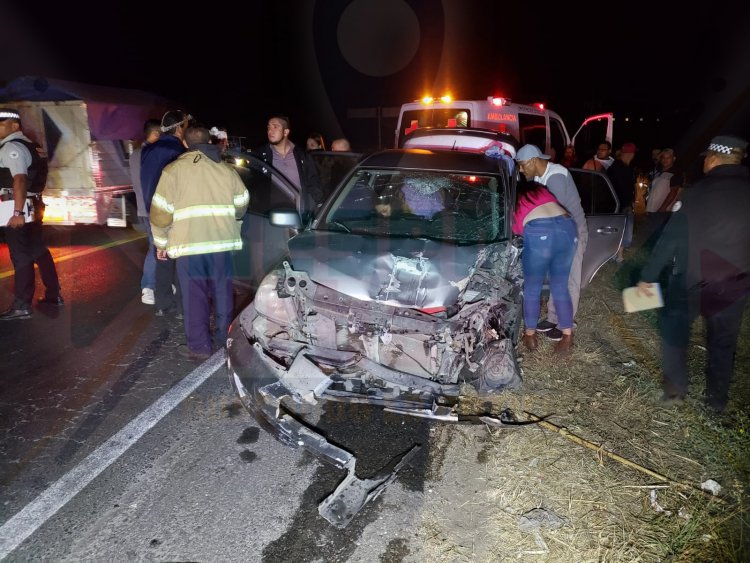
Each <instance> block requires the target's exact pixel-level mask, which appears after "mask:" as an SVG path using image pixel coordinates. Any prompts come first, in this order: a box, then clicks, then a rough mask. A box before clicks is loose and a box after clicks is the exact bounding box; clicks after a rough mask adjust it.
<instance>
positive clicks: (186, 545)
mask: <svg viewBox="0 0 750 563" xmlns="http://www.w3.org/2000/svg"><path fill="white" fill-rule="evenodd" d="M46 235H47V237H48V240H49V241H50V248H51V250H52V252H53V255H54V256H55V259H56V261H57V265H58V272H59V274H60V277H61V284H62V287H63V296H64V298H65V300H66V303H65V306H64V307H62V308H60V309H56V308H55V309H52V310H50V309H46V310H45V309H43V308H39V307H36V308H35V311H34V315H33V318H32V319H30V320H17V321H12V322H3V323H0V341H1V342H2V343H3V346H4V349H5V351H4V359H3V362H2V364H1V365H0V438H1V441H0V560H4V561H5V560H7V561H28V560H54V561H94V560H118V561H119V560H162V561H163V560H170V561H185V560H190V561H282V560H283V561H289V560H293V561H322V560H325V561H373V560H376V561H377V560H386V561H397V560H401V558H402V555H403V553H402V551H403V550H401V549H400V546H402V545H403V543H404V540H405V538H407V537H409V536H410V535H413V531H412V529H411V527H412V526H413V522H414V521H416V520H417V519H418V518H417V515H418V513H419V510H420V505H421V499H422V498H423V495H424V489H425V480H426V479H427V476H428V472H429V467H428V459H429V435H430V427H429V425H428V423H426V422H423V421H419V420H416V421H415V420H411V419H406V418H402V417H397V416H390V417H389V416H388V415H386V414H383V413H382V412H380V411H379V410H372V409H369V408H366V407H362V408H352V407H347V408H342V407H341V406H337V405H333V406H331V407H330V408H329V409H327V410H326V411H324V413H323V416H322V418H321V420H320V424H319V426H320V427H321V428H322V429H323V430H324V432H325V433H326V435H327V437H328V438H329V440H331V441H333V442H335V443H337V444H338V445H340V446H343V447H345V448H348V449H349V450H350V451H353V452H354V453H355V454H356V455H357V459H358V461H357V475H358V476H360V477H368V476H371V475H372V474H374V473H375V472H377V471H378V470H379V469H380V468H381V467H383V466H384V465H385V464H386V463H387V462H388V461H389V460H390V459H391V458H393V457H394V456H396V455H398V454H400V453H403V452H404V451H406V450H408V449H409V448H410V447H411V446H412V445H414V444H416V443H419V444H421V445H422V446H423V448H422V450H421V451H420V454H419V455H418V456H417V457H416V458H415V459H414V461H413V463H412V466H411V467H408V468H406V469H404V470H403V471H402V472H401V473H400V476H399V478H398V479H397V480H396V481H395V482H394V483H393V484H391V485H390V486H389V487H388V489H386V491H385V493H383V494H382V495H381V496H380V497H379V498H378V499H377V500H375V501H373V502H372V503H370V504H368V505H367V506H366V507H365V508H364V509H363V510H362V511H361V512H360V513H359V514H358V515H357V516H356V517H355V519H354V520H353V521H352V522H351V524H350V525H349V526H348V527H347V528H346V529H344V530H339V529H337V528H334V527H333V526H331V525H330V524H329V523H328V522H326V521H325V520H324V519H323V518H322V517H321V516H319V515H318V512H317V507H318V503H319V502H320V501H321V500H322V499H323V498H325V497H326V496H327V495H328V494H330V493H331V492H332V491H333V490H334V489H335V487H336V485H337V484H338V483H339V482H340V481H341V479H343V477H344V476H345V472H344V471H343V470H339V469H336V468H332V467H329V466H326V465H324V464H322V463H320V462H319V461H318V460H317V459H316V458H314V457H312V456H311V455H310V454H307V453H305V452H303V451H298V450H293V449H290V448H288V447H286V446H283V445H281V444H280V443H279V442H277V441H276V440H275V439H274V438H272V437H271V436H270V435H269V434H267V433H266V432H265V431H263V430H261V429H260V428H259V427H258V425H257V424H256V422H255V420H254V419H253V418H252V417H251V416H250V415H249V414H248V413H247V412H246V411H245V410H244V409H243V408H242V406H241V405H240V403H239V401H238V400H236V398H235V397H234V395H233V393H232V391H231V388H230V385H229V381H228V378H227V374H226V371H225V369H224V363H223V361H224V357H223V351H220V352H217V354H215V355H214V356H213V357H212V358H210V359H209V360H207V362H205V363H204V364H202V365H198V364H196V363H193V362H190V361H188V360H185V359H183V358H181V357H180V356H179V355H178V354H177V346H178V345H179V344H181V343H182V342H184V332H183V329H182V326H181V322H180V321H178V320H176V319H174V318H170V317H165V318H158V317H155V316H154V315H153V308H152V307H150V306H147V305H143V304H142V303H141V301H140V288H139V279H140V273H141V264H142V260H143V255H144V252H145V249H146V241H145V239H143V238H142V237H141V235H140V233H138V232H137V231H134V230H132V229H113V228H109V229H108V228H102V227H75V228H69V227H65V228H59V227H58V228H52V229H49V230H48V231H47V233H46ZM12 283H13V277H12V268H11V266H10V263H9V260H8V257H7V250H6V247H5V246H4V245H0V306H6V304H7V303H10V301H11V299H12ZM41 292H42V288H41V286H40V285H38V289H37V294H38V295H41ZM236 298H237V299H236V300H237V304H238V307H239V306H240V305H241V304H243V303H246V302H247V300H248V299H249V295H248V294H247V292H246V291H245V290H243V289H242V288H241V287H238V294H237V296H236ZM413 555H415V554H414V553H412V556H413ZM4 558H5V559H4Z"/></svg>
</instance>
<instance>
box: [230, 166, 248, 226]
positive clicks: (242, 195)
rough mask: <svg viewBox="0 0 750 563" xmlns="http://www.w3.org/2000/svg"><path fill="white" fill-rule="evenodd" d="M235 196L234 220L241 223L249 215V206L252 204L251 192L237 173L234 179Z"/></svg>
mask: <svg viewBox="0 0 750 563" xmlns="http://www.w3.org/2000/svg"><path fill="white" fill-rule="evenodd" d="M233 172H234V171H233ZM233 194H234V195H233V200H234V218H235V219H237V220H238V221H239V220H241V219H242V218H243V217H244V216H245V213H247V206H248V205H249V204H250V192H248V191H247V188H246V187H245V184H244V183H243V182H242V180H241V179H240V176H239V174H237V173H236V172H235V173H234V178H233Z"/></svg>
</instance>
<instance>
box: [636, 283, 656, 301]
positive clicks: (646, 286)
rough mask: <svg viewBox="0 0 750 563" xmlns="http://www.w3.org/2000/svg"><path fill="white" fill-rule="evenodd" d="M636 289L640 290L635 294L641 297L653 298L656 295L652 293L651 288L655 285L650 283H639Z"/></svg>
mask: <svg viewBox="0 0 750 563" xmlns="http://www.w3.org/2000/svg"><path fill="white" fill-rule="evenodd" d="M636 287H637V288H638V289H636V290H635V292H636V293H637V294H638V295H640V296H641V297H652V296H653V295H654V292H653V291H651V288H652V287H654V284H652V283H648V282H645V281H639V282H638V283H637V284H636Z"/></svg>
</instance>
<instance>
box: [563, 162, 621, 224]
mask: <svg viewBox="0 0 750 563" xmlns="http://www.w3.org/2000/svg"><path fill="white" fill-rule="evenodd" d="M570 173H571V175H572V176H573V180H574V181H575V183H576V187H577V188H578V193H579V194H580V195H581V207H583V211H584V213H586V215H605V214H610V213H618V212H619V210H620V202H619V200H618V199H617V195H616V194H615V191H614V189H613V188H612V185H611V184H610V182H609V181H608V179H607V176H606V175H604V174H602V173H601V172H594V171H592V170H581V169H577V168H571V169H570Z"/></svg>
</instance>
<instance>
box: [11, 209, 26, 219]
mask: <svg viewBox="0 0 750 563" xmlns="http://www.w3.org/2000/svg"><path fill="white" fill-rule="evenodd" d="M24 215H26V213H24V211H23V209H21V210H18V209H14V210H13V217H23V216H24Z"/></svg>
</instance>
